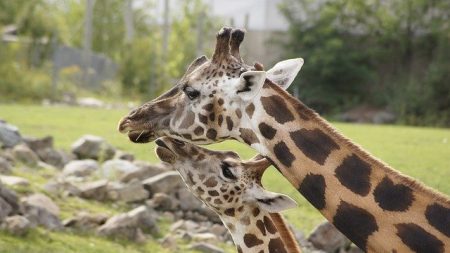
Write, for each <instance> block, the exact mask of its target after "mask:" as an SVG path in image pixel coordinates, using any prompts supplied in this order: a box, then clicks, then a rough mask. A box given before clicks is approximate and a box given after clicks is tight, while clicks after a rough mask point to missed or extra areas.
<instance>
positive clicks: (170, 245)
mask: <svg viewBox="0 0 450 253" xmlns="http://www.w3.org/2000/svg"><path fill="white" fill-rule="evenodd" d="M159 242H160V244H161V246H162V247H163V248H166V249H170V251H171V252H178V251H179V250H178V244H177V239H176V238H175V236H173V235H170V234H169V235H166V236H165V237H164V238H162V239H161V240H159Z"/></svg>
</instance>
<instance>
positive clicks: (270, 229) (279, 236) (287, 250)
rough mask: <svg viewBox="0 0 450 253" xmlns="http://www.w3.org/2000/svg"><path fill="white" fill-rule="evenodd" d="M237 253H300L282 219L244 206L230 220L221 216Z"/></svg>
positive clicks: (252, 207) (277, 215)
mask: <svg viewBox="0 0 450 253" xmlns="http://www.w3.org/2000/svg"><path fill="white" fill-rule="evenodd" d="M220 217H221V219H222V221H223V223H224V224H225V225H226V227H227V228H228V230H229V231H230V233H231V236H232V237H233V241H234V243H235V245H236V248H237V250H238V252H239V253H242V252H246V253H247V252H249V253H253V252H255V253H269V252H270V253H272V252H278V253H301V251H300V248H299V247H298V245H297V243H296V241H295V239H294V236H293V235H292V233H291V232H290V230H289V229H288V228H287V226H286V224H285V223H284V220H283V218H282V217H281V215H279V214H277V213H268V212H267V211H264V210H262V209H260V208H258V207H255V206H244V208H243V209H242V210H240V211H239V210H236V212H235V213H234V214H233V216H230V215H227V214H223V215H221V216H220Z"/></svg>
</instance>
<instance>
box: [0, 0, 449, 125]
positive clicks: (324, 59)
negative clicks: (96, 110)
mask: <svg viewBox="0 0 450 253" xmlns="http://www.w3.org/2000/svg"><path fill="white" fill-rule="evenodd" d="M449 15H450V2H448V1H445V0H433V1H427V0H410V1H406V0H405V1H391V0H373V1H363V0H322V1H309V0H285V1H283V0H249V1H238V0H230V1H221V0H194V1H182V0H89V1H88V0H60V1H56V0H15V1H9V0H1V1H0V31H1V44H0V58H1V59H2V60H1V62H0V76H1V77H2V78H1V79H0V102H13V101H14V102H27V103H41V102H42V101H51V102H65V103H75V101H76V100H77V98H80V97H86V96H88V97H95V98H98V99H100V100H107V101H110V102H112V101H115V102H124V101H125V100H128V101H146V100H149V99H151V98H153V97H155V96H157V95H159V94H160V93H161V92H162V91H164V90H166V89H167V88H168V87H170V86H171V85H173V84H174V83H175V82H176V80H177V78H180V77H181V75H182V74H183V73H184V70H185V68H186V66H187V65H188V64H189V63H190V62H191V61H192V60H193V59H194V58H195V57H196V56H198V55H201V54H206V55H209V54H210V53H211V50H212V49H213V46H214V35H215V33H216V32H217V31H218V30H219V29H220V27H222V26H224V25H227V26H235V27H241V28H245V29H246V30H247V32H248V33H247V36H246V39H245V41H244V43H243V46H242V47H243V49H242V51H243V55H244V58H245V60H246V61H247V62H249V63H252V62H254V61H259V62H261V63H263V64H264V65H265V66H266V68H269V67H270V66H272V65H273V64H274V63H276V62H277V61H280V60H282V59H286V58H293V57H303V58H304V59H305V65H304V67H303V69H302V71H301V72H300V75H299V77H298V78H297V79H296V83H295V84H294V85H293V86H292V88H291V92H292V93H293V94H294V95H295V96H297V97H299V98H300V99H301V100H302V101H304V102H305V103H306V104H308V105H309V106H311V107H312V108H314V109H315V110H317V111H319V112H320V113H322V114H325V115H329V116H331V117H332V118H334V119H337V120H344V121H360V122H376V123H384V122H390V123H392V122H398V123H401V124H412V125H432V126H449V125H450V20H449V19H450V17H449ZM94 102H95V101H94ZM138 103H139V102H138Z"/></svg>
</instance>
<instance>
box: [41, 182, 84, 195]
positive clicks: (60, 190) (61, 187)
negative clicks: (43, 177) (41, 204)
mask: <svg viewBox="0 0 450 253" xmlns="http://www.w3.org/2000/svg"><path fill="white" fill-rule="evenodd" d="M43 188H44V190H45V191H46V192H48V193H50V194H53V195H58V196H79V195H80V193H81V191H80V189H79V188H78V187H77V186H76V185H74V184H72V183H70V182H68V181H51V182H48V183H46V184H45V185H44V186H43Z"/></svg>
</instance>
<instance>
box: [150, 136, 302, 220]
mask: <svg viewBox="0 0 450 253" xmlns="http://www.w3.org/2000/svg"><path fill="white" fill-rule="evenodd" d="M156 144H157V148H156V154H157V155H158V157H159V158H160V159H161V160H162V161H164V162H167V163H170V164H171V165H172V166H173V167H174V168H175V169H176V170H178V171H179V173H180V175H181V176H182V178H183V180H184V182H185V183H186V185H187V186H188V188H189V189H190V190H191V192H192V193H193V194H194V195H195V196H196V197H198V198H199V199H200V200H202V201H203V202H204V203H205V204H206V205H207V206H209V207H210V208H212V209H213V210H215V211H216V212H218V213H219V214H220V215H221V216H222V215H225V216H231V215H234V214H235V213H237V212H238V211H239V207H241V209H243V207H244V206H246V207H250V208H255V207H259V208H260V209H261V210H266V211H268V212H270V213H276V212H279V211H282V210H285V209H288V208H293V207H296V206H297V204H296V203H295V201H294V200H292V199H291V198H290V197H288V196H286V195H283V194H279V193H274V192H269V191H267V190H265V189H264V188H263V187H262V185H261V177H262V175H263V173H264V171H265V170H266V168H267V167H269V166H270V165H271V164H270V162H269V161H268V160H267V159H266V158H264V157H262V156H259V155H258V156H256V157H254V158H252V159H251V160H248V161H242V160H241V159H240V158H239V156H238V155H237V154H236V153H234V152H231V151H228V152H223V151H212V150H209V149H205V148H202V147H199V146H196V145H193V144H190V143H186V142H183V141H179V140H177V139H173V138H170V137H162V138H159V139H157V140H156ZM241 211H242V210H241Z"/></svg>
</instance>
